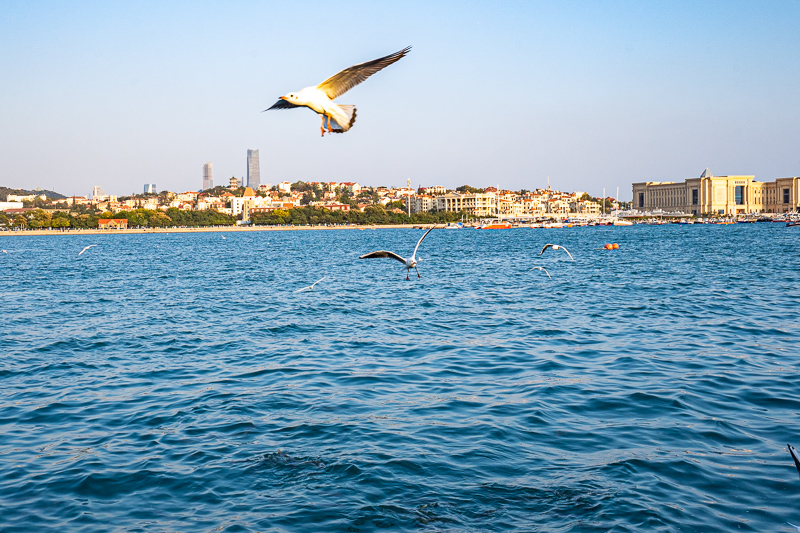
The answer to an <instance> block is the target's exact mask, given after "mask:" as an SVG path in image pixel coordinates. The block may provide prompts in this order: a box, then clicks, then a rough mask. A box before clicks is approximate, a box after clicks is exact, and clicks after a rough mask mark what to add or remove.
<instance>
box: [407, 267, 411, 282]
mask: <svg viewBox="0 0 800 533" xmlns="http://www.w3.org/2000/svg"><path fill="white" fill-rule="evenodd" d="M406 281H411V278H409V277H408V270H406Z"/></svg>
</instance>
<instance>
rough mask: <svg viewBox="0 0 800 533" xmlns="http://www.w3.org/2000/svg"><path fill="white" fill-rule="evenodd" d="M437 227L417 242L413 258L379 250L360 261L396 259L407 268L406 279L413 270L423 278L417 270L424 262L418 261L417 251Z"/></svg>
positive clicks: (361, 257)
mask: <svg viewBox="0 0 800 533" xmlns="http://www.w3.org/2000/svg"><path fill="white" fill-rule="evenodd" d="M435 229H436V226H433V227H432V228H431V229H429V230H428V231H426V232H425V234H424V235H423V236H422V237H420V239H419V241H417V245H416V246H415V247H414V253H413V254H411V257H409V258H408V259H406V258H405V257H400V256H399V255H397V254H396V253H394V252H387V251H386V250H378V251H377V252H370V253H368V254H364V255H362V256H360V257H359V259H373V258H375V257H388V258H390V259H394V260H395V261H400V262H401V263H403V266H405V267H406V279H407V280H408V279H410V278H409V277H408V271H409V270H411V269H412V268H413V269H414V270H416V271H417V277H418V278H421V277H422V276H420V275H419V270H417V263H419V262H420V261H422V259H417V250H418V249H419V245H420V244H422V241H424V240H425V237H427V236H428V233H430V232H431V231H433V230H435Z"/></svg>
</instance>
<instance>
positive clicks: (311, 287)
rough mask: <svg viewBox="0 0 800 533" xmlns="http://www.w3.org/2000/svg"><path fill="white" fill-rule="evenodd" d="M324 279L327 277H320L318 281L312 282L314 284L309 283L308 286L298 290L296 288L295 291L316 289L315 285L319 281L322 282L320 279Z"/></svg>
mask: <svg viewBox="0 0 800 533" xmlns="http://www.w3.org/2000/svg"><path fill="white" fill-rule="evenodd" d="M323 279H325V278H321V279H318V280H317V281H315V282H314V283H312V284H311V285H309V286H308V287H303V288H302V289H298V290H296V291H294V292H295V293H298V292H303V291H310V290H313V289H314V285H316V284H317V283H319V282H320V281H322V280H323Z"/></svg>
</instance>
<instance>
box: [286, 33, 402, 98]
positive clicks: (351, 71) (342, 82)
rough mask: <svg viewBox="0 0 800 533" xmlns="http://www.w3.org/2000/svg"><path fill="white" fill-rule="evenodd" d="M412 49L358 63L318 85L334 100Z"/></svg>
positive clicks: (318, 87)
mask: <svg viewBox="0 0 800 533" xmlns="http://www.w3.org/2000/svg"><path fill="white" fill-rule="evenodd" d="M410 50H411V47H410V46H407V47H405V48H403V49H402V50H400V51H399V52H395V53H394V54H391V55H388V56H386V57H381V58H380V59H373V60H372V61H367V62H366V63H359V64H358V65H353V66H352V67H348V68H346V69H344V70H343V71H341V72H339V73H338V74H334V75H333V76H331V77H330V78H328V79H327V80H325V81H323V82H322V83H320V84H319V85H317V89H319V90H321V91H322V92H324V93H325V94H326V95H328V98H330V99H331V100H333V99H334V98H336V97H338V96H341V95H343V94H344V93H346V92H347V91H349V90H350V89H352V88H353V87H355V86H356V85H358V84H359V83H361V82H362V81H364V80H366V79H367V78H369V77H370V76H372V75H373V74H375V73H376V72H378V71H379V70H381V69H383V68H386V67H388V66H389V65H391V64H392V63H394V62H395V61H398V60H399V59H400V58H402V57H403V56H405V55H406V54H407V53H408V52H409V51H410ZM276 105H277V104H276ZM272 107H275V106H272ZM270 109H272V108H270Z"/></svg>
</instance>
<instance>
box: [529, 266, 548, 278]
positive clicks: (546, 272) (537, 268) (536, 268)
mask: <svg viewBox="0 0 800 533" xmlns="http://www.w3.org/2000/svg"><path fill="white" fill-rule="evenodd" d="M534 270H541V271H542V272H544V273H545V274H547V277H548V278H550V279H553V277H552V276H551V275H550V272H548V271H547V270H545V269H544V268H543V267H533V268H532V269H530V270H529V271H528V272H533V271H534Z"/></svg>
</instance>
